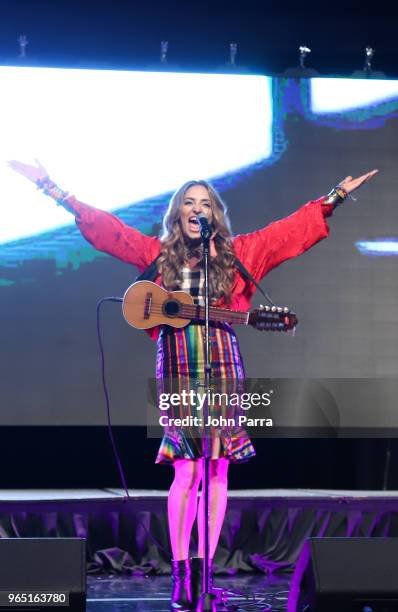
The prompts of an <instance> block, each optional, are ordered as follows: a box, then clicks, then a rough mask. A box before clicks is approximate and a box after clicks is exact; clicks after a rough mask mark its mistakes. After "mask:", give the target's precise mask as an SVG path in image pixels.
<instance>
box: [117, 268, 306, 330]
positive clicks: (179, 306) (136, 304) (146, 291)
mask: <svg viewBox="0 0 398 612" xmlns="http://www.w3.org/2000/svg"><path fill="white" fill-rule="evenodd" d="M122 308H123V315H124V318H125V319H126V321H127V323H128V324H129V325H132V327H135V328H136V329H149V328H151V327H156V326H157V325H171V326H172V327H177V328H181V327H185V325H188V323H189V322H190V321H204V319H205V308H204V306H199V305H197V304H195V303H194V300H193V297H192V296H191V295H190V294H189V293H187V292H186V291H167V290H166V289H163V287H159V285H156V283H153V282H151V281H146V280H144V281H137V282H136V283H133V284H132V285H130V287H129V288H128V289H127V291H126V293H125V294H124V298H123V305H122ZM209 311H210V321H219V322H222V321H224V322H227V323H235V324H241V325H251V326H253V327H255V328H256V329H258V330H260V331H280V332H286V331H289V330H291V329H294V328H295V327H296V325H297V317H296V315H295V314H294V312H290V310H289V309H288V308H286V307H284V308H281V307H280V306H260V307H259V308H255V309H254V310H251V311H249V312H241V311H237V310H228V309H227V308H218V307H215V306H210V308H209Z"/></svg>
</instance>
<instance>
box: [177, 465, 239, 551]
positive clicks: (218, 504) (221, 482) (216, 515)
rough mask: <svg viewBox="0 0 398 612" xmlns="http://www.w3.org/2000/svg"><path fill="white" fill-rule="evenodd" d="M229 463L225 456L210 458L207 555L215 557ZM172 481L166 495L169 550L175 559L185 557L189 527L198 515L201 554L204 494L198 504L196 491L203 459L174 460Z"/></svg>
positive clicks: (189, 532)
mask: <svg viewBox="0 0 398 612" xmlns="http://www.w3.org/2000/svg"><path fill="white" fill-rule="evenodd" d="M228 464H229V460H228V459H226V458H225V457H222V458H220V459H211V460H210V487H209V512H210V537H209V540H210V558H213V557H214V553H215V550H216V547H217V543H218V538H219V537H220V531H221V527H222V524H223V521H224V516H225V510H226V507H227V490H228ZM173 465H174V470H175V475H174V480H173V483H172V485H171V487H170V491H169V497H168V517H169V531H170V542H171V550H172V553H173V559H175V560H176V561H179V560H182V559H188V556H189V542H190V538H191V531H192V527H193V524H194V521H195V518H196V515H197V516H198V527H199V545H198V556H199V557H203V556H204V551H203V541H202V525H203V518H204V517H203V514H204V513H203V502H204V496H203V494H202V495H201V496H200V500H199V507H198V490H199V485H200V482H201V480H202V459H195V460H191V459H177V460H176V461H174V464H173Z"/></svg>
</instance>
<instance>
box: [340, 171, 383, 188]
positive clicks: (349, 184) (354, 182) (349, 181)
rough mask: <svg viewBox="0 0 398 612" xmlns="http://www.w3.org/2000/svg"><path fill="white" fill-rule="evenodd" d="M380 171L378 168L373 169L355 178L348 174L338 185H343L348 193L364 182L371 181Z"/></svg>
mask: <svg viewBox="0 0 398 612" xmlns="http://www.w3.org/2000/svg"><path fill="white" fill-rule="evenodd" d="M378 172H379V171H378V170H371V172H367V173H366V174H363V175H362V176H358V178H355V179H354V178H352V176H346V177H345V179H344V180H343V181H341V182H340V183H339V184H338V187H342V189H344V190H345V191H346V192H347V193H351V192H352V191H355V190H356V189H358V187H360V186H361V185H363V184H364V183H367V182H368V181H370V179H372V178H373V177H374V176H375V175H376V174H377V173H378Z"/></svg>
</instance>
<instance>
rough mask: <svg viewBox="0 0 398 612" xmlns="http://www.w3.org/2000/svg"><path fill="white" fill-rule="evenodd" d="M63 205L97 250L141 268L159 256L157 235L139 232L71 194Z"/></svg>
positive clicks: (143, 268)
mask: <svg viewBox="0 0 398 612" xmlns="http://www.w3.org/2000/svg"><path fill="white" fill-rule="evenodd" d="M64 206H65V208H66V209H67V210H69V211H70V212H72V213H73V214H74V215H75V217H76V224H77V227H78V228H79V230H80V232H81V233H82V235H83V236H84V238H85V239H86V240H87V241H88V242H89V243H90V244H92V245H93V247H95V248H96V249H98V251H104V252H105V253H108V254H109V255H112V256H113V257H117V258H118V259H120V260H121V261H124V262H125V263H129V264H133V265H135V266H137V268H138V269H139V270H140V271H141V270H145V268H146V267H147V266H149V264H151V263H152V261H153V260H154V259H155V257H157V256H158V255H159V251H160V241H159V239H158V238H155V237H152V236H146V235H145V234H142V233H141V232H139V231H138V230H136V229H134V228H133V227H130V226H129V225H126V224H125V223H123V221H121V220H120V219H118V218H117V217H115V215H112V214H111V213H108V212H105V211H103V210H99V209H98V208H94V207H93V206H89V205H88V204H83V202H79V201H78V200H76V198H74V197H73V196H71V197H69V198H67V199H66V200H65V202H64Z"/></svg>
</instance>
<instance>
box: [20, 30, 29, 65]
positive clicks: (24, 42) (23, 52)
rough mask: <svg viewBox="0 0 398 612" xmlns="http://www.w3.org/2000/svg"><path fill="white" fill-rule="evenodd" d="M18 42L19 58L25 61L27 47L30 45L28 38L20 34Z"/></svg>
mask: <svg viewBox="0 0 398 612" xmlns="http://www.w3.org/2000/svg"><path fill="white" fill-rule="evenodd" d="M17 40H18V43H19V56H18V57H20V58H22V59H24V58H25V57H26V47H27V45H28V44H29V41H28V38H27V36H26V34H20V35H19V36H18V39H17Z"/></svg>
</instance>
